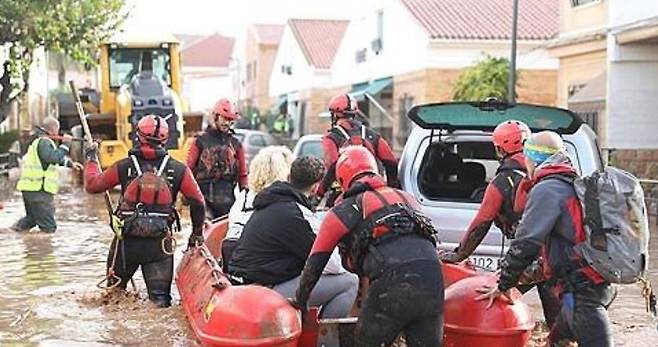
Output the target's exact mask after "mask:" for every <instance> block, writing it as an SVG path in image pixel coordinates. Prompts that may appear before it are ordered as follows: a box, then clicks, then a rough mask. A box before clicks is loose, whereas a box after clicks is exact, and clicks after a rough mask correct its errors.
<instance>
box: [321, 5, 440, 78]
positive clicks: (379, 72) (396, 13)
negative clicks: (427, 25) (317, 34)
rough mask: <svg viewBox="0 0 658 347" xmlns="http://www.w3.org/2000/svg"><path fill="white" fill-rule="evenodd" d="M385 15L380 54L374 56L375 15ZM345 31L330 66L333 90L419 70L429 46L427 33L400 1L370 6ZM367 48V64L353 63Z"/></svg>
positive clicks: (424, 61) (422, 65) (424, 63)
mask: <svg viewBox="0 0 658 347" xmlns="http://www.w3.org/2000/svg"><path fill="white" fill-rule="evenodd" d="M379 10H383V12H384V32H383V50H382V51H381V52H380V54H379V55H376V54H375V53H374V52H373V51H372V49H371V42H372V41H373V40H374V39H375V38H376V36H377V12H378V11H379ZM355 13H362V14H363V16H362V17H360V18H354V19H352V21H351V22H350V24H349V26H348V27H347V31H346V33H345V37H344V38H343V41H342V43H341V45H340V47H339V49H338V53H337V54H336V59H335V61H334V65H333V66H332V70H333V76H332V83H331V84H332V85H333V86H344V85H349V84H354V83H360V82H364V81H368V80H374V79H378V78H383V77H389V76H392V75H397V74H402V73H405V72H411V71H416V70H420V69H422V68H423V67H424V66H425V65H426V58H427V52H428V45H429V37H428V35H427V32H426V31H425V30H424V29H423V28H422V27H421V26H420V25H419V24H418V23H417V22H416V20H415V19H414V18H413V17H412V16H411V14H410V13H409V11H408V10H407V9H406V8H405V7H403V5H402V4H401V3H400V1H399V0H380V1H376V2H374V3H372V4H371V5H370V6H368V7H367V8H364V9H363V10H362V12H355ZM363 48H367V51H368V53H367V56H366V61H365V62H363V63H360V64H357V62H356V52H357V50H360V49H363Z"/></svg>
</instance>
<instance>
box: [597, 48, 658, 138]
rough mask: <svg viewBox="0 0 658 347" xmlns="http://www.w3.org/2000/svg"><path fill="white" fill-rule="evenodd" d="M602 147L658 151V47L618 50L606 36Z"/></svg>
mask: <svg viewBox="0 0 658 347" xmlns="http://www.w3.org/2000/svg"><path fill="white" fill-rule="evenodd" d="M608 52H609V53H608V64H609V65H608V122H607V134H608V136H607V143H605V144H604V146H605V147H611V148H626V149H641V148H657V147H658V136H656V133H658V98H657V97H656V95H658V45H655V44H654V45H632V44H631V45H624V46H618V45H617V44H616V42H615V36H614V35H609V36H608Z"/></svg>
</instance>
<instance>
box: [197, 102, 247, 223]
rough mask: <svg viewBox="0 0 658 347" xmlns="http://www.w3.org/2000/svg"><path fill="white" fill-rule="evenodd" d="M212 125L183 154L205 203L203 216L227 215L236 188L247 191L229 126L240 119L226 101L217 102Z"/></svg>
mask: <svg viewBox="0 0 658 347" xmlns="http://www.w3.org/2000/svg"><path fill="white" fill-rule="evenodd" d="M212 116H213V123H212V124H211V125H210V126H209V127H208V129H206V131H204V132H203V133H202V134H201V135H199V136H197V138H196V139H194V142H193V143H192V146H191V147H190V150H189V152H188V153H187V166H188V167H189V168H190V169H191V170H192V172H193V173H194V178H196V180H197V182H199V186H200V187H201V191H202V192H203V196H204V197H205V200H206V209H207V215H208V216H209V217H210V218H211V219H214V218H217V217H221V216H224V215H227V214H228V212H229V211H230V209H231V206H233V203H234V202H235V195H234V190H235V186H236V184H237V185H239V187H240V190H243V189H246V188H247V163H246V161H245V156H244V150H243V148H242V144H241V143H240V140H239V139H238V138H237V137H236V136H235V135H234V134H235V133H234V131H233V129H232V126H233V125H234V124H235V121H236V120H237V119H238V118H239V117H240V115H239V114H238V111H237V109H236V106H235V105H234V104H233V103H231V102H230V101H229V100H227V99H220V100H219V101H217V103H216V104H215V106H214V107H213V110H212Z"/></svg>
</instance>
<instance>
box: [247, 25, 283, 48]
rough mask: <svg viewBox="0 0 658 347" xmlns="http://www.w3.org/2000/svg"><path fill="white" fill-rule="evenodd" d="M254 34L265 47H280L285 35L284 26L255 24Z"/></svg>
mask: <svg viewBox="0 0 658 347" xmlns="http://www.w3.org/2000/svg"><path fill="white" fill-rule="evenodd" d="M253 28H254V32H255V33H256V37H257V39H258V42H259V43H262V44H264V45H278V44H279V41H281V35H282V34H283V25H280V24H254V25H253Z"/></svg>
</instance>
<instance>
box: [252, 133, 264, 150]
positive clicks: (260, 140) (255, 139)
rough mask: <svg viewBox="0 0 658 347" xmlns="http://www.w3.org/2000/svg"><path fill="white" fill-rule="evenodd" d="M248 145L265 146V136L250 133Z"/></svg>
mask: <svg viewBox="0 0 658 347" xmlns="http://www.w3.org/2000/svg"><path fill="white" fill-rule="evenodd" d="M249 145H251V146H254V147H265V146H267V143H266V142H265V137H264V136H263V135H258V134H256V135H252V136H250V137H249Z"/></svg>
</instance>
